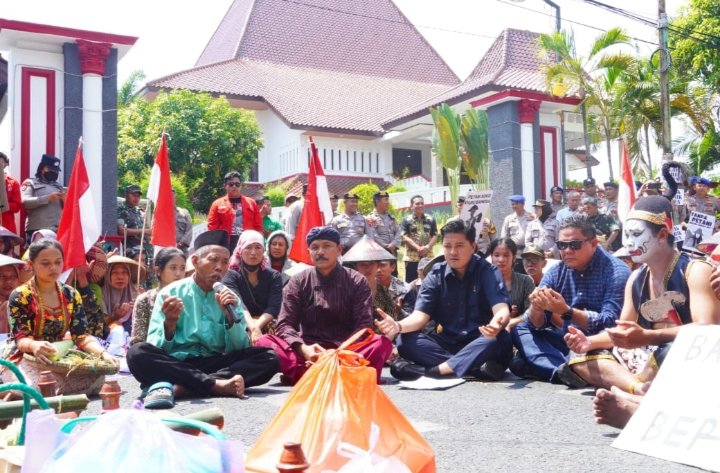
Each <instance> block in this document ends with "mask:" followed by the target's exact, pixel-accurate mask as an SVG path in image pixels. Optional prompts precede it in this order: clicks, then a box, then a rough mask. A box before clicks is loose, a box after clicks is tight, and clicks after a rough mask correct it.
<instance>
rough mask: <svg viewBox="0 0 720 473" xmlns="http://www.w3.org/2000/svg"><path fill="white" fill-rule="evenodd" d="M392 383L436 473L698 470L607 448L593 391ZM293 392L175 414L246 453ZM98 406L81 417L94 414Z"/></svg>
mask: <svg viewBox="0 0 720 473" xmlns="http://www.w3.org/2000/svg"><path fill="white" fill-rule="evenodd" d="M383 375H384V377H387V381H388V383H389V384H386V385H383V386H382V387H381V388H382V389H383V390H385V392H386V393H387V394H388V395H389V396H390V398H391V399H392V400H393V402H394V403H395V404H396V405H397V406H398V407H399V408H400V410H401V411H402V412H403V414H404V415H405V416H406V417H407V418H408V419H409V420H410V422H411V423H412V424H413V426H414V427H415V428H416V429H417V430H418V431H419V432H420V433H421V434H422V435H423V437H425V439H426V440H427V441H428V442H429V443H430V445H431V446H432V447H433V449H434V451H435V455H436V462H437V471H438V472H443V473H465V472H468V473H469V472H480V471H496V472H503V471H513V472H535V471H538V472H540V471H543V472H548V471H549V472H598V473H607V472H609V471H631V472H634V473H638V472H652V473H658V472H684V471H694V472H696V471H700V470H698V469H696V468H693V467H688V466H684V465H680V464H676V463H671V462H667V461H664V460H659V459H656V458H652V457H646V456H644V455H639V454H636V453H631V452H626V451H623V450H618V449H615V448H613V447H611V444H612V442H613V440H614V439H615V438H616V437H617V435H618V432H619V431H618V430H617V429H614V428H612V427H607V426H601V425H597V424H595V423H594V420H593V417H592V410H591V402H592V395H593V392H592V391H591V390H570V389H567V388H565V387H563V386H557V385H551V384H547V383H540V382H530V381H525V380H520V379H518V378H515V377H514V376H512V375H511V374H510V373H509V372H508V373H507V375H506V378H505V379H504V380H503V381H500V382H495V383H484V382H467V383H465V384H462V385H460V386H457V387H454V388H451V389H449V390H446V391H412V390H407V389H404V388H401V387H399V386H398V385H396V384H394V381H393V380H392V379H391V378H389V376H390V375H389V373H388V370H387V369H386V370H385V372H384V373H383ZM120 385H121V386H122V388H123V395H122V398H121V406H122V407H130V406H131V405H132V403H133V401H134V400H135V398H136V397H137V396H138V395H139V393H140V388H139V386H138V384H137V382H136V381H135V380H134V379H133V378H132V377H129V376H125V377H121V378H120ZM289 391H290V388H288V387H285V386H282V385H281V384H280V383H279V377H278V376H276V377H275V378H274V379H273V380H272V381H271V382H270V383H269V384H268V385H266V386H262V387H260V388H254V389H250V390H248V395H249V397H248V399H245V400H239V399H191V400H180V401H178V403H177V405H176V406H175V408H174V409H173V411H174V412H176V413H178V414H187V413H191V412H195V411H199V410H202V409H206V408H209V407H219V408H220V409H221V410H222V411H223V413H224V415H225V428H224V429H223V431H224V433H225V435H227V436H228V437H229V438H231V439H239V440H242V442H243V444H244V446H245V449H246V450H247V449H249V448H250V447H251V446H252V444H253V443H254V442H255V440H256V439H257V438H258V436H259V435H260V434H261V432H262V431H263V429H264V428H265V426H266V425H267V423H268V422H269V421H270V420H271V419H272V418H273V416H274V415H275V414H276V413H277V411H278V410H279V409H280V407H281V406H282V405H283V403H284V401H285V399H286V397H287V394H288V392H289ZM99 410H100V401H99V400H97V399H95V400H93V401H92V402H91V404H90V406H89V408H88V410H87V411H86V413H89V414H93V413H98V412H99Z"/></svg>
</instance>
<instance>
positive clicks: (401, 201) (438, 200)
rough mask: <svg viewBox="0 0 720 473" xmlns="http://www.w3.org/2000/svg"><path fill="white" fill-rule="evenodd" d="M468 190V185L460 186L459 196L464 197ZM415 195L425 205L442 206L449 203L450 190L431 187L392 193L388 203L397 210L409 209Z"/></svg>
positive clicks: (469, 187)
mask: <svg viewBox="0 0 720 473" xmlns="http://www.w3.org/2000/svg"><path fill="white" fill-rule="evenodd" d="M470 189H472V185H470V184H463V185H461V186H460V194H459V195H465V194H466V193H467V192H468V191H469V190H470ZM415 195H419V196H422V198H423V200H424V201H425V205H429V204H444V203H448V202H450V188H449V187H448V186H442V187H431V188H429V189H419V190H412V191H407V192H394V193H392V194H390V202H391V203H392V204H393V205H394V206H395V208H397V209H405V208H408V207H410V199H411V198H412V197H413V196H415Z"/></svg>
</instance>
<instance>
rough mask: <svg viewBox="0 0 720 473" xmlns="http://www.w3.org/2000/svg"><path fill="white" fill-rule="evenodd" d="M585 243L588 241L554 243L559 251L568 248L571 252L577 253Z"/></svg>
mask: <svg viewBox="0 0 720 473" xmlns="http://www.w3.org/2000/svg"><path fill="white" fill-rule="evenodd" d="M586 241H589V240H568V241H561V240H558V241H556V242H555V246H557V249H558V250H560V251H562V250H567V249H568V248H570V249H571V250H575V251H577V250H579V249H580V248H581V247H582V245H583V243H585V242H586Z"/></svg>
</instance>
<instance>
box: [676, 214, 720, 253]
mask: <svg viewBox="0 0 720 473" xmlns="http://www.w3.org/2000/svg"><path fill="white" fill-rule="evenodd" d="M714 227H715V217H714V216H712V215H706V214H704V213H700V212H692V213H690V219H689V220H688V225H687V231H686V232H685V239H684V240H683V248H686V249H690V250H692V249H695V247H696V246H697V245H698V243H700V242H701V241H703V240H707V239H708V238H710V237H711V236H712V233H713V228H714Z"/></svg>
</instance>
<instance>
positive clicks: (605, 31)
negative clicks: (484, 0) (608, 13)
mask: <svg viewBox="0 0 720 473" xmlns="http://www.w3.org/2000/svg"><path fill="white" fill-rule="evenodd" d="M495 1H496V2H499V3H503V4H505V5H510V6H511V7H516V8H521V9H523V10H527V11H530V12H533V13H537V14H538V15H544V16H548V17H553V18H555V14H553V13H546V12H544V11H540V10H534V9H532V8H529V7H526V6H523V5H520V4H519V3H510V2H506V1H505V0H495ZM561 19H562V21H563V22H565V23H571V24H574V25H578V26H583V27H585V28H590V29H592V30H596V31H602V32H603V33H607V31H608V30H606V29H603V28H600V27H598V26H593V25H588V24H587V23H582V22H580V21H575V20H569V19H567V18H561ZM630 39H634V40H635V41H638V42H640V43H646V44H651V45H653V46H655V45H656V44H657V43H656V42H654V41H648V40H646V39H642V38H636V37H634V36H630Z"/></svg>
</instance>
